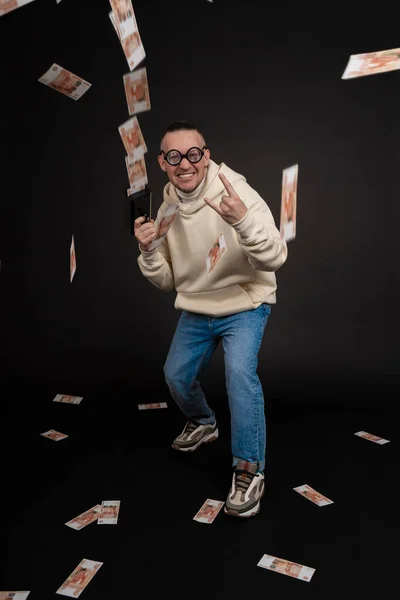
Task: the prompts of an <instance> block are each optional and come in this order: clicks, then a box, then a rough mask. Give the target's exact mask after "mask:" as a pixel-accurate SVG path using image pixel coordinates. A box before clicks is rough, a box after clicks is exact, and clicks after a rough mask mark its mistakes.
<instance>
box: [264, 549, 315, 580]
mask: <svg viewBox="0 0 400 600" xmlns="http://www.w3.org/2000/svg"><path fill="white" fill-rule="evenodd" d="M257 567H262V568H263V569H268V570H269V571H275V572H276V573H281V574H282V575H289V577H294V578H295V579H301V580H302V581H308V582H309V581H311V577H312V576H313V575H314V573H315V569H313V568H312V567H305V566H304V565H299V564H298V563H295V562H291V561H290V560H285V559H284V558H277V557H276V556H271V555H270V554H264V556H263V557H262V558H261V560H260V561H259V562H258V564H257Z"/></svg>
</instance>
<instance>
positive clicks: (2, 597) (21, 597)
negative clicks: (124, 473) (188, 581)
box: [0, 4, 30, 600]
mask: <svg viewBox="0 0 400 600" xmlns="http://www.w3.org/2000/svg"><path fill="white" fill-rule="evenodd" d="M0 6H1V4H0ZM29 594H30V592H0V600H26V598H27V597H28V596H29Z"/></svg>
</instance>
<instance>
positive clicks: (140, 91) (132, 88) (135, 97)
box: [123, 67, 151, 116]
mask: <svg viewBox="0 0 400 600" xmlns="http://www.w3.org/2000/svg"><path fill="white" fill-rule="evenodd" d="M123 82H124V89H125V96H126V103H127V105H128V113H129V115H130V116H132V115H135V114H137V113H141V112H144V111H146V110H150V108H151V103H150V92H149V83H148V80H147V70H146V67H142V68H141V69H137V70H136V71H133V73H125V75H124V76H123Z"/></svg>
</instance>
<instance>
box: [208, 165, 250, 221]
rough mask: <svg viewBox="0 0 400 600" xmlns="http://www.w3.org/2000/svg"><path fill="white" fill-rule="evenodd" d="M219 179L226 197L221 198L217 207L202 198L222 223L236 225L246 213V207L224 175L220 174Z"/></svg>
mask: <svg viewBox="0 0 400 600" xmlns="http://www.w3.org/2000/svg"><path fill="white" fill-rule="evenodd" d="M219 178H220V180H221V181H222V183H223V184H224V186H225V189H226V191H227V193H228V195H227V196H222V198H221V202H220V203H219V205H218V204H214V202H211V200H209V199H208V198H204V202H206V203H207V204H208V206H211V208H213V209H214V210H215V212H217V213H218V214H219V215H220V217H222V218H223V219H224V221H226V222H227V223H229V225H232V224H233V223H237V222H238V221H240V220H241V219H243V217H244V215H245V214H246V213H247V207H246V205H245V204H244V202H243V201H242V200H241V199H240V198H239V196H238V195H237V193H236V192H235V190H234V189H233V187H232V185H231V184H230V183H229V181H228V180H227V178H226V177H225V175H223V174H222V173H220V174H219Z"/></svg>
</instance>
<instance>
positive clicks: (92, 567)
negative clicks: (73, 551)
mask: <svg viewBox="0 0 400 600" xmlns="http://www.w3.org/2000/svg"><path fill="white" fill-rule="evenodd" d="M102 564H103V563H102V562H96V561H94V560H88V559H86V558H84V559H83V560H81V562H80V563H79V565H78V566H77V567H76V569H74V571H72V573H71V575H70V576H69V577H68V579H66V580H65V581H64V583H63V584H62V586H61V587H59V588H58V590H57V591H56V594H61V596H69V597H70V598H79V596H80V595H81V593H82V592H83V590H84V589H85V587H86V586H87V585H88V583H89V582H90V581H91V580H92V579H93V577H94V576H95V575H96V573H97V571H98V570H99V569H100V567H101V566H102Z"/></svg>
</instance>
